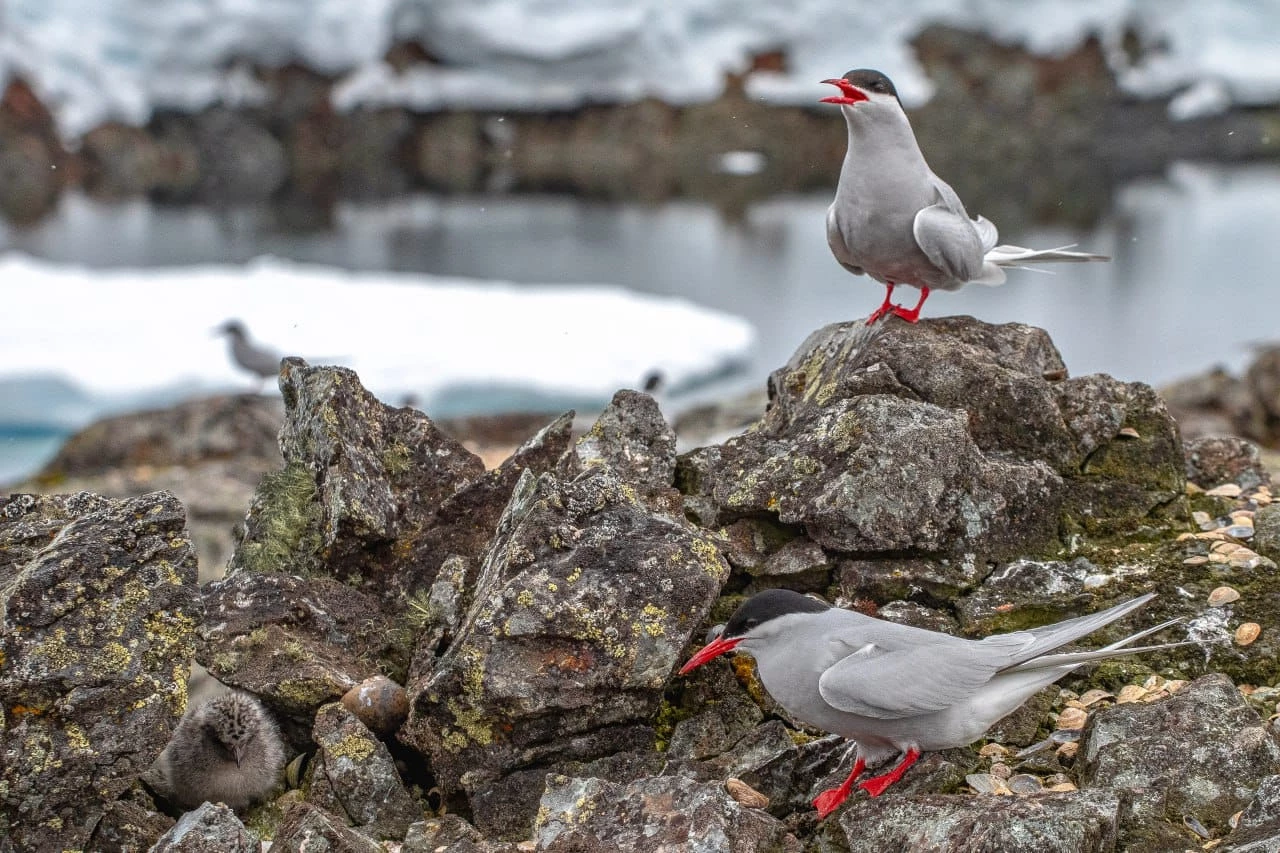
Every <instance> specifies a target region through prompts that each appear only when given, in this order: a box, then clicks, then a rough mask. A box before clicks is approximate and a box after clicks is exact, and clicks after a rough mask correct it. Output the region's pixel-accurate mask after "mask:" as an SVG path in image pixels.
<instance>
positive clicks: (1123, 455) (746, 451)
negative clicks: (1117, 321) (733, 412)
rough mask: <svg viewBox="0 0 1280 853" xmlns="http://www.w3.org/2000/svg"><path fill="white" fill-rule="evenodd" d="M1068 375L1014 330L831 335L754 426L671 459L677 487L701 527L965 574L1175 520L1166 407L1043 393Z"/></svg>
mask: <svg viewBox="0 0 1280 853" xmlns="http://www.w3.org/2000/svg"><path fill="white" fill-rule="evenodd" d="M940 366H942V369H940ZM1064 373H1065V371H1064V368H1063V366H1062V362H1061V359H1060V358H1059V356H1058V354H1057V351H1056V350H1055V349H1054V348H1053V345H1052V343H1051V342H1050V341H1049V339H1048V336H1047V335H1045V333H1044V332H1043V331H1041V330H1039V329H1033V328H1031V327H1028V326H1021V325H1018V324H1008V325H1004V326H990V325H987V324H984V323H980V322H978V321H976V320H973V319H972V318H943V319H938V320H926V321H924V322H923V323H920V324H916V325H908V324H905V323H895V322H890V323H886V324H883V325H882V326H877V327H875V328H868V327H865V326H863V325H861V324H860V323H838V324H833V325H831V326H827V327H826V328H824V329H821V330H819V331H817V332H815V333H814V334H812V335H810V337H809V339H808V340H807V341H805V343H804V344H802V345H801V347H800V349H799V350H798V351H797V352H796V354H795V355H794V356H793V357H792V358H791V360H790V361H789V362H788V363H787V365H786V366H785V367H783V368H782V369H780V370H778V371H776V372H775V373H774V374H773V376H771V377H770V392H771V405H770V408H769V410H768V412H767V413H766V415H765V418H764V420H763V421H762V422H761V424H760V426H759V428H758V429H756V430H752V431H749V432H747V433H744V434H743V435H739V436H735V437H733V438H730V439H729V440H728V441H726V442H725V443H724V444H723V445H720V446H716V447H708V448H702V449H700V450H697V451H694V452H692V453H690V454H686V455H685V456H683V457H681V460H680V463H679V467H678V482H679V484H680V485H681V489H682V491H683V492H684V493H685V494H686V495H687V496H688V500H689V504H690V507H691V509H693V510H694V511H696V512H697V513H698V515H699V518H700V519H702V520H703V521H704V523H725V522H727V521H731V520H732V519H733V518H734V517H739V516H742V515H751V516H754V517H767V518H776V519H777V520H778V521H780V522H782V523H783V524H788V525H800V526H801V527H803V529H804V530H805V532H806V533H807V534H808V536H809V538H810V539H812V540H813V541H815V542H817V543H818V544H819V545H821V546H822V547H823V548H824V549H827V550H828V551H831V550H834V551H844V552H857V553H859V554H860V555H863V556H872V555H878V556H889V555H891V556H893V557H894V558H897V559H910V558H911V557H913V556H920V557H926V556H927V557H928V558H930V559H936V558H937V557H939V556H945V557H951V558H955V559H957V560H959V561H960V562H959V565H960V566H969V567H972V566H974V565H975V563H976V564H977V565H981V564H982V563H983V562H985V560H986V559H989V558H993V557H994V558H997V559H998V558H1000V557H1013V556H1020V555H1025V554H1027V553H1035V552H1036V551H1037V550H1044V549H1046V548H1047V547H1049V546H1051V544H1052V543H1053V542H1054V541H1055V540H1056V538H1057V535H1058V532H1059V528H1060V527H1064V528H1066V529H1067V530H1078V529H1085V530H1103V529H1110V528H1112V527H1115V526H1118V525H1130V526H1132V525H1133V524H1134V523H1135V522H1136V521H1144V522H1152V523H1157V524H1159V523H1164V522H1165V517H1166V516H1169V515H1173V516H1177V515H1178V513H1179V512H1180V511H1182V510H1184V509H1185V501H1184V500H1183V498H1182V489H1183V481H1182V466H1183V461H1182V455H1181V448H1180V446H1179V445H1178V443H1177V441H1176V435H1177V433H1176V428H1175V426H1174V424H1173V421H1172V419H1171V418H1170V417H1169V415H1168V413H1167V411H1165V408H1164V405H1163V403H1162V402H1161V401H1160V400H1159V398H1157V397H1156V396H1155V394H1154V392H1152V391H1151V390H1150V389H1149V388H1147V387H1146V386H1143V385H1139V384H1132V385H1126V384H1124V383H1120V382H1117V381H1115V380H1113V379H1110V378H1109V377H1102V376H1094V377H1085V378H1083V379H1078V380H1067V381H1065V382H1060V381H1050V379H1054V378H1056V377H1060V376H1061V375H1064ZM1046 376H1049V377H1050V379H1046V378H1045V377H1046ZM1125 427H1130V428H1132V429H1133V430H1136V431H1137V432H1138V435H1139V437H1138V438H1137V439H1134V438H1132V437H1129V436H1120V435H1119V432H1120V430H1121V429H1122V428H1125ZM1131 431H1132V430H1131ZM868 494H873V495H876V496H877V500H875V501H868V500H866V499H865V496H866V495H868ZM900 577H901V580H902V581H903V583H904V584H906V585H909V584H911V583H912V582H914V577H913V576H911V575H910V574H900ZM966 582H972V576H971V575H966V573H965V572H964V571H963V569H962V570H961V571H960V573H959V574H955V573H951V574H949V575H947V576H945V578H944V584H945V585H950V586H952V587H957V586H959V587H962V586H963V585H964V584H965V583H966ZM893 597H903V596H901V595H895V596H893Z"/></svg>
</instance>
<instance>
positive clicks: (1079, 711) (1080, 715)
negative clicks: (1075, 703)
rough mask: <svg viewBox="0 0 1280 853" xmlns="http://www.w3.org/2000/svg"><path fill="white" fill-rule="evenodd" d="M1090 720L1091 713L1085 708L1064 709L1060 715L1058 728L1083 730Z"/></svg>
mask: <svg viewBox="0 0 1280 853" xmlns="http://www.w3.org/2000/svg"><path fill="white" fill-rule="evenodd" d="M1088 719H1089V712H1088V711H1086V710H1084V709H1083V708H1064V709H1063V711H1062V713H1061V714H1059V715H1058V728H1060V729H1083V728H1084V724H1085V723H1086V722H1087V721H1088Z"/></svg>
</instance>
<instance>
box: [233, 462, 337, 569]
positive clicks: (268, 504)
mask: <svg viewBox="0 0 1280 853" xmlns="http://www.w3.org/2000/svg"><path fill="white" fill-rule="evenodd" d="M252 515H253V518H254V521H255V523H254V527H253V530H252V531H251V533H250V534H249V536H247V537H246V538H245V541H244V542H242V543H241V545H240V549H239V551H238V553H237V561H238V562H239V563H240V564H241V565H242V566H243V567H244V568H246V569H248V570H249V571H253V572H273V573H274V572H305V571H306V570H307V569H308V568H310V566H311V564H312V562H313V559H314V556H315V555H316V554H318V553H319V551H320V546H321V540H320V530H319V528H320V504H319V502H318V501H317V491H316V482H315V477H314V475H313V474H312V473H311V470H310V469H309V468H308V467H307V466H306V465H303V464H302V463H300V462H289V463H288V464H286V465H285V466H284V468H282V469H280V470H279V471H276V472H274V473H271V474H267V475H265V476H264V477H263V478H262V482H261V483H259V484H258V491H257V492H256V493H255V494H254V498H253V509H252Z"/></svg>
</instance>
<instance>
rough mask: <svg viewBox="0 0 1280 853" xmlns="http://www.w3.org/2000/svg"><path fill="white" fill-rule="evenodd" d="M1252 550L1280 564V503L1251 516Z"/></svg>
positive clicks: (1268, 506) (1261, 509)
mask: <svg viewBox="0 0 1280 853" xmlns="http://www.w3.org/2000/svg"><path fill="white" fill-rule="evenodd" d="M1251 544H1252V545H1253V549H1254V550H1255V551H1257V552H1258V553H1259V554H1261V555H1262V556H1264V557H1267V558H1269V559H1271V560H1274V561H1276V562H1278V563H1280V503H1273V504H1269V505H1267V506H1264V507H1262V508H1260V509H1259V510H1258V511H1257V512H1256V513H1255V514H1254V516H1253V542H1252V543H1251Z"/></svg>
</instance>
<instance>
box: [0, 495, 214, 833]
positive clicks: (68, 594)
mask: <svg viewBox="0 0 1280 853" xmlns="http://www.w3.org/2000/svg"><path fill="white" fill-rule="evenodd" d="M185 527H186V514H185V511H184V509H183V507H182V505H181V504H180V503H179V502H178V501H177V499H175V498H174V497H173V496H172V495H171V494H169V493H167V492H157V493H154V494H151V495H145V496H142V497H137V498H129V499H125V500H113V499H108V498H103V497H99V496H97V495H92V494H88V493H79V494H75V495H52V496H39V497H36V496H13V497H10V498H8V499H6V500H0V581H2V582H0V614H3V617H2V621H0V697H3V699H2V700H0V701H3V706H4V707H3V709H2V710H3V715H4V721H5V724H4V726H3V727H0V752H3V753H4V754H6V755H7V756H9V758H10V760H6V761H5V762H4V763H3V764H2V765H0V824H2V822H3V821H4V820H5V817H7V820H8V824H9V825H8V832H9V834H10V837H11V838H12V841H13V843H14V844H15V846H16V847H17V849H21V850H33V851H41V850H62V849H97V847H96V846H95V845H97V843H98V842H97V841H95V839H96V838H97V836H95V835H93V833H94V832H95V831H96V830H95V826H97V825H98V824H99V823H100V822H101V825H102V827H104V829H103V830H102V831H104V832H105V831H107V829H105V828H112V831H115V830H117V829H120V828H121V826H122V825H117V823H118V822H113V820H100V819H102V818H103V816H104V814H107V813H110V812H111V810H112V809H113V808H114V806H113V803H114V801H115V800H116V799H117V798H119V797H120V796H121V795H123V794H124V793H125V792H126V791H127V790H128V789H129V788H130V786H132V785H133V784H134V782H135V780H136V779H137V777H138V776H139V775H140V774H141V773H142V772H143V771H144V770H146V768H147V767H148V766H149V765H150V763H151V761H152V760H153V759H154V758H155V756H156V755H157V754H159V752H160V750H161V749H162V748H163V747H164V744H165V742H166V741H167V739H168V736H169V732H170V731H171V730H172V728H173V726H174V724H175V723H176V722H177V719H178V717H179V716H180V715H181V713H182V710H183V707H184V706H185V701H186V677H187V672H188V670H189V668H190V664H191V659H192V653H193V649H194V643H195V623H196V617H197V614H198V606H197V601H196V588H195V581H196V558H195V550H194V548H193V546H192V544H191V542H190V541H189V540H188V539H187V537H186V533H185ZM135 810H136V809H135ZM131 819H132V818H131ZM4 831H5V830H4V827H3V826H2V825H0V836H3V835H4ZM99 840H101V839H99ZM102 843H103V844H107V843H109V841H107V840H102Z"/></svg>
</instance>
